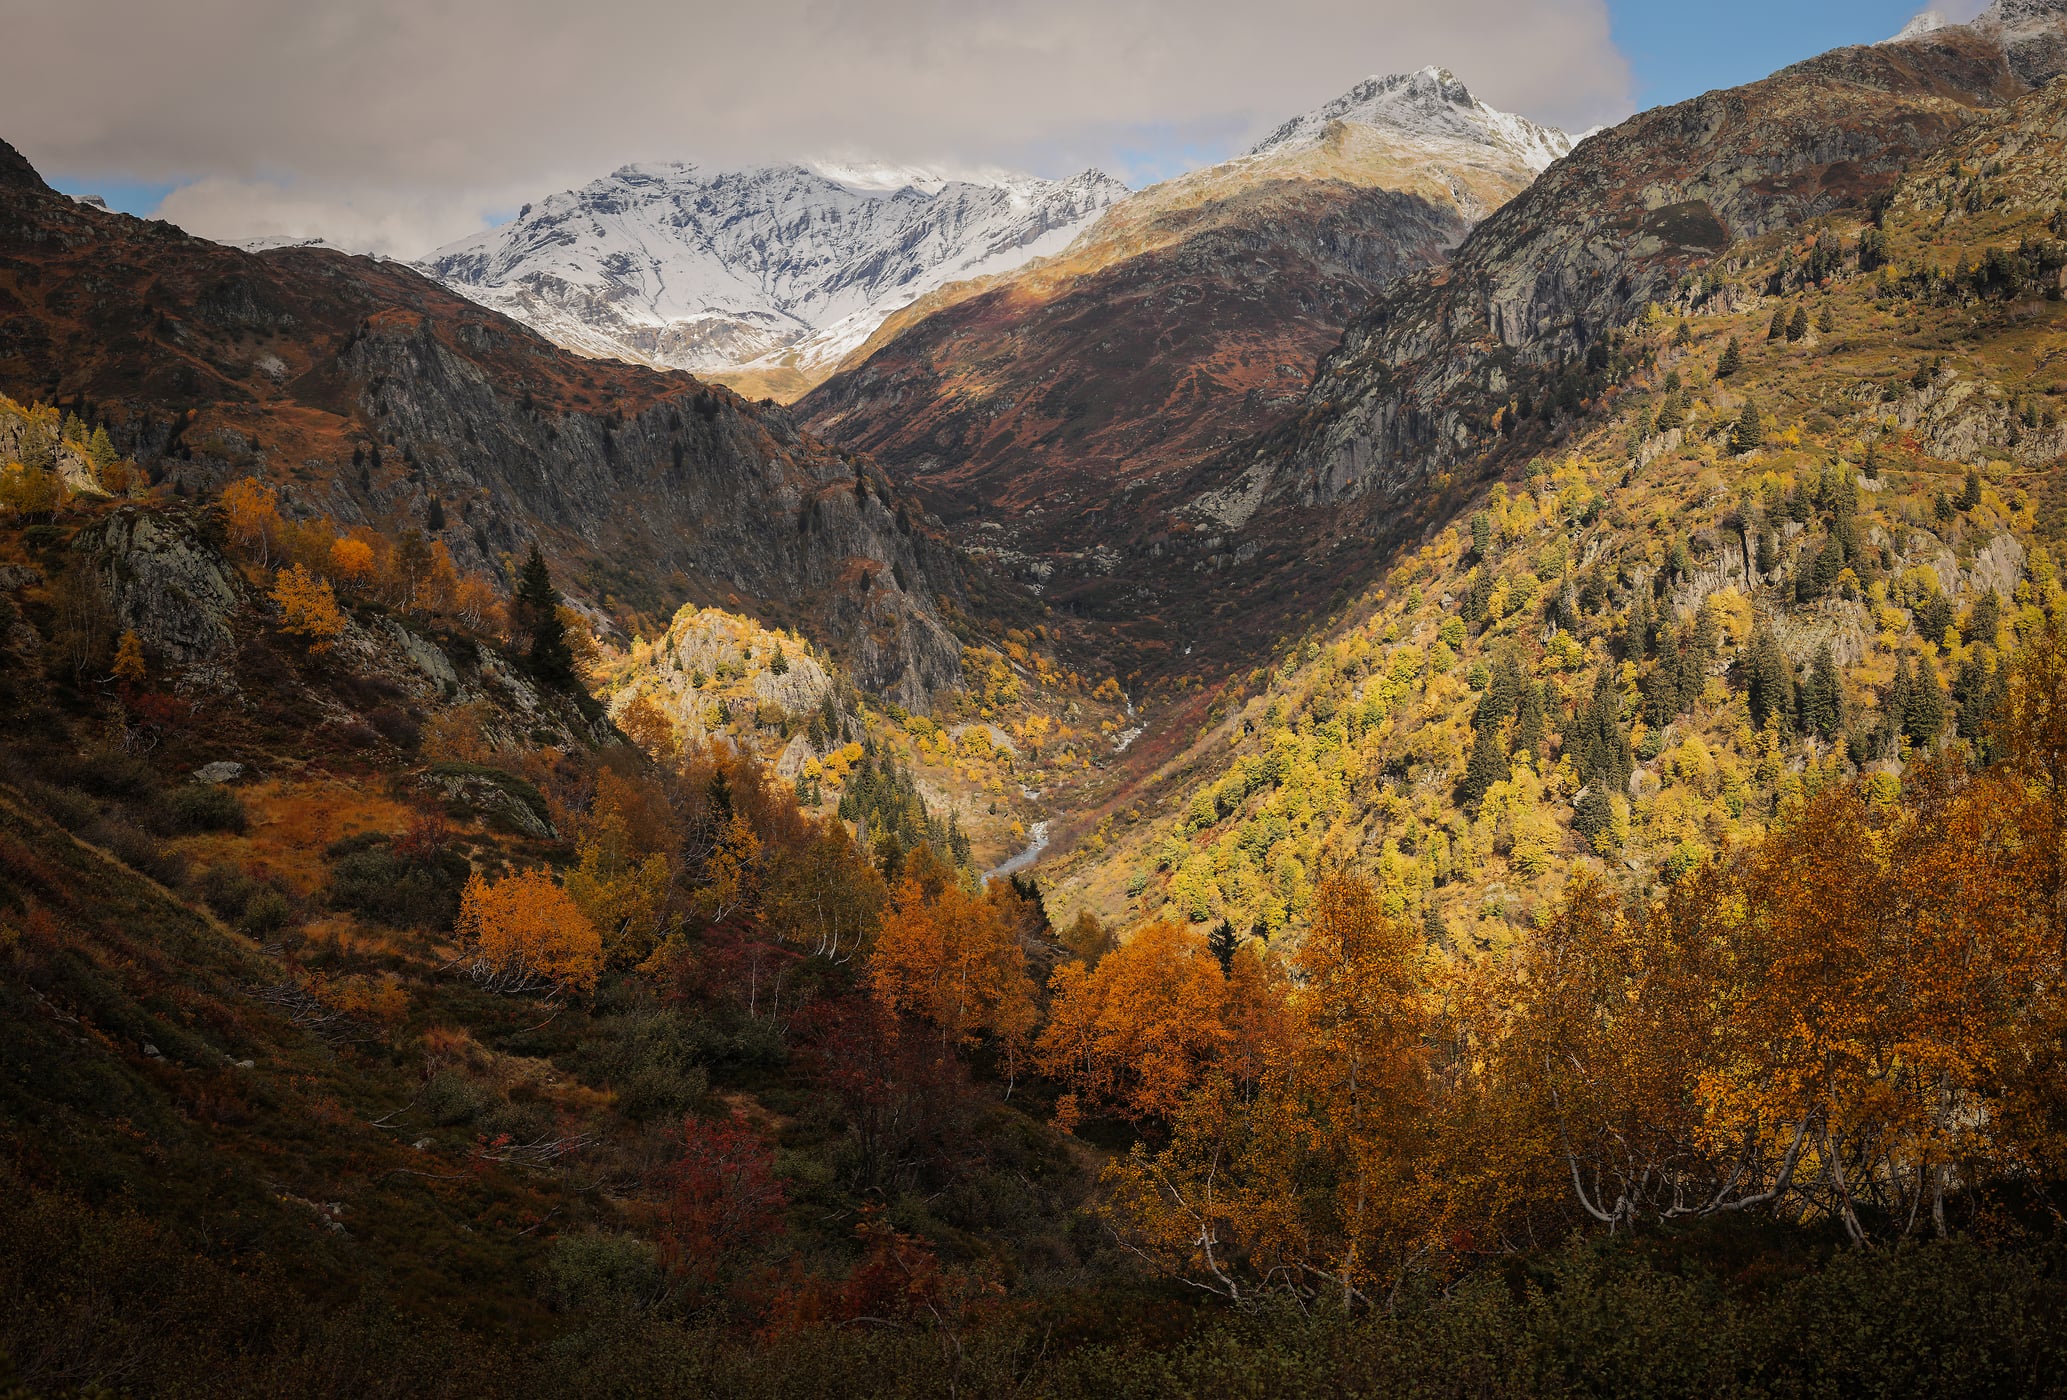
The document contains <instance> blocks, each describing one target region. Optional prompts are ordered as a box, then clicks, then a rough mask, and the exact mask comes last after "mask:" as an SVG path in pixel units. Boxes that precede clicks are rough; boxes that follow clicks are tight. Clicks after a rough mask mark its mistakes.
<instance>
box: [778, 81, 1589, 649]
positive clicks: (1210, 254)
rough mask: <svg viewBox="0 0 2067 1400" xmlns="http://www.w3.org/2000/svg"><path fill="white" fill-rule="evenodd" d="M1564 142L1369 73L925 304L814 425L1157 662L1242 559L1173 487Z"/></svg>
mask: <svg viewBox="0 0 2067 1400" xmlns="http://www.w3.org/2000/svg"><path fill="white" fill-rule="evenodd" d="M1562 139H1563V138H1562V137H1561V136H1560V135H1558V134H1556V133H1549V132H1546V131H1544V130H1543V129H1541V128H1536V127H1533V126H1531V125H1529V124H1527V123H1523V122H1520V121H1519V119H1517V118H1511V117H1507V116H1505V115H1504V114H1500V113H1495V112H1493V111H1492V110H1491V109H1490V108H1487V107H1485V106H1484V105H1483V104H1480V103H1477V102H1476V101H1475V100H1474V99H1473V98H1472V97H1471V95H1470V93H1469V92H1468V91H1466V90H1465V89H1464V87H1463V86H1462V84H1460V83H1458V82H1457V81H1456V80H1455V79H1454V78H1453V77H1451V76H1450V75H1449V74H1447V73H1444V72H1442V71H1441V70H1435V69H1430V70H1424V71H1422V72H1420V73H1416V74H1411V75H1406V76H1403V77H1397V78H1391V79H1374V80H1372V82H1370V83H1367V84H1364V85H1361V86H1360V87H1359V88H1358V89H1356V90H1355V91H1354V92H1352V93H1350V94H1348V95H1346V96H1345V97H1344V98H1342V99H1340V100H1338V101H1337V102H1335V103H1331V104H1329V105H1328V106H1327V107H1323V108H1320V109H1317V111H1316V112H1314V113H1309V114H1307V115H1306V116H1304V117H1301V118H1299V119H1296V120H1295V121H1293V122H1291V123H1288V124H1287V126H1286V127H1285V128H1283V129H1282V130H1281V131H1280V132H1279V133H1278V134H1277V135H1275V136H1273V137H1272V138H1271V139H1270V140H1268V141H1266V142H1264V143H1263V144H1262V145H1261V146H1259V147H1258V148H1257V150H1256V151H1255V152H1252V153H1250V154H1248V155H1245V156H1242V157H1239V158H1237V159H1235V160H1232V161H1229V162H1226V163H1224V164H1222V165H1218V166H1213V167H1210V168H1208V169H1205V170H1201V171H1195V172H1193V173H1191V174H1189V175H1186V176H1182V177H1180V178H1178V179H1176V180H1172V181H1169V182H1166V183H1165V184H1161V185H1157V186H1155V187H1154V188H1152V189H1149V190H1145V191H1143V192H1142V193H1140V194H1138V195H1135V196H1133V197H1132V198H1130V199H1127V200H1124V201H1122V202H1121V203H1119V204H1117V205H1115V206H1114V207H1113V208H1112V209H1110V210H1108V211H1107V212H1106V214H1105V215H1104V216H1103V217H1102V218H1101V219H1100V220H1099V221H1098V223H1096V224H1095V225H1093V226H1092V227H1091V228H1090V229H1089V230H1087V231H1086V232H1085V233H1084V234H1083V235H1082V236H1081V237H1080V238H1079V239H1078V240H1077V241H1076V242H1075V243H1074V244H1072V245H1071V246H1070V248H1068V249H1067V250H1066V251H1064V252H1063V253H1062V254H1060V255H1059V256H1057V257H1055V258H1051V259H1048V260H1046V261H1044V262H1041V263H1036V264H1032V265H1030V266H1029V267H1027V268H1026V269H1024V270H1023V271H1021V272H1019V273H1016V274H1012V275H1010V276H1008V277H1004V278H999V279H993V280H991V281H989V282H985V283H972V284H968V285H965V286H962V287H955V288H948V289H945V290H944V291H943V292H941V293H939V294H937V295H936V297H934V298H933V299H931V300H930V301H928V302H921V303H919V304H917V305H915V306H914V307H913V308H912V309H911V310H910V311H909V312H907V313H905V314H904V315H902V316H900V317H897V318H893V320H892V321H891V322H889V323H886V325H885V328H884V330H883V331H881V332H879V333H878V335H877V337H876V338H875V340H874V341H873V342H872V343H871V345H870V347H868V348H866V349H865V350H864V351H863V352H862V357H857V358H859V359H860V362H859V363H858V364H857V363H855V362H854V361H852V360H850V361H849V363H848V365H847V366H846V367H845V368H843V370H842V372H841V373H840V374H839V375H837V376H836V377H834V378H833V379H831V380H829V381H828V382H827V383H825V384H823V385H821V386H820V387H819V388H818V389H817V390H815V391H813V392H812V393H811V394H810V395H809V396H807V397H806V398H805V399H804V400H802V401H800V403H799V404H798V406H797V407H798V411H799V413H800V414H802V415H803V416H804V418H805V420H806V422H807V423H808V424H809V425H810V426H811V428H812V429H813V431H815V432H818V433H820V434H822V435H824V436H826V437H828V438H829V439H832V440H835V441H838V442H841V443H844V444H848V445H850V446H854V447H857V448H862V449H865V450H867V451H869V452H871V453H873V454H876V455H877V456H878V457H879V459H880V460H882V461H883V462H884V463H885V464H886V465H888V466H889V467H891V468H892V469H893V470H895V471H898V472H900V473H903V474H905V475H907V476H908V477H909V478H910V480H911V481H912V483H913V485H914V486H915V487H916V489H917V490H918V491H919V492H921V493H922V494H923V495H924V497H925V498H926V500H927V501H928V503H929V504H930V505H932V507H933V508H934V509H935V510H937V511H938V512H939V513H940V514H941V515H942V516H943V517H945V518H947V519H949V520H950V521H951V522H953V523H954V524H955V527H956V528H957V529H958V531H959V532H960V536H961V538H962V539H963V541H964V542H965V543H966V544H968V545H969V546H970V547H972V548H978V549H982V550H985V551H988V552H990V553H991V554H992V555H993V556H994V557H996V558H998V559H1000V560H1001V561H1002V562H1003V563H1004V564H1005V566H1007V567H1009V568H1012V569H1013V570H1014V571H1015V572H1017V573H1018V574H1019V576H1021V577H1022V578H1025V579H1027V580H1029V581H1031V582H1033V583H1034V584H1036V585H1037V586H1039V587H1040V588H1042V589H1043V590H1044V596H1045V597H1046V599H1047V600H1048V601H1049V602H1050V603H1051V604H1052V605H1053V606H1054V607H1055V608H1057V609H1058V610H1059V611H1063V612H1066V613H1072V614H1077V615H1079V616H1081V617H1085V618H1089V619H1093V620H1095V623H1096V624H1097V625H1098V626H1099V628H1100V629H1101V632H1102V631H1103V629H1104V628H1105V627H1106V626H1117V627H1118V628H1119V629H1121V633H1122V634H1123V635H1122V641H1121V644H1120V645H1121V648H1122V650H1123V651H1125V652H1127V653H1129V657H1128V662H1127V665H1128V667H1129V668H1134V667H1138V666H1141V665H1144V664H1147V665H1157V664H1161V662H1164V661H1169V660H1170V659H1172V658H1174V657H1175V656H1177V655H1178V654H1179V653H1178V652H1177V650H1176V649H1175V648H1173V646H1172V642H1173V640H1175V639H1176V638H1177V637H1178V636H1180V635H1182V634H1183V629H1182V628H1179V627H1175V626H1173V625H1172V621H1171V619H1170V618H1169V617H1167V616H1165V612H1166V609H1169V608H1171V607H1172V606H1173V605H1174V606H1178V607H1182V606H1184V601H1185V600H1183V599H1179V598H1176V597H1175V596H1174V593H1173V589H1172V587H1171V584H1172V582H1173V574H1174V577H1177V578H1185V575H1188V573H1189V569H1190V564H1191V563H1192V561H1194V560H1195V559H1197V558H1198V557H1200V556H1201V555H1203V556H1207V557H1213V558H1216V559H1218V560H1219V565H1216V567H1220V566H1226V565H1231V564H1233V563H1235V562H1236V560H1235V558H1234V551H1233V550H1232V548H1229V549H1226V550H1223V549H1222V548H1221V547H1220V546H1219V544H1218V543H1212V544H1206V543H1204V542H1205V541H1208V540H1210V539H1212V538H1213V537H1215V536H1217V535H1218V534H1220V533H1221V527H1220V526H1219V524H1218V522H1216V521H1214V520H1213V519H1211V518H1210V515H1211V513H1210V512H1207V513H1204V514H1200V513H1196V512H1194V513H1191V514H1186V513H1182V512H1179V511H1178V510H1177V509H1176V508H1177V507H1178V506H1180V505H1182V504H1183V503H1184V499H1185V498H1184V497H1183V496H1182V495H1180V494H1179V490H1180V483H1181V481H1182V480H1183V479H1184V478H1185V477H1186V475H1187V474H1188V473H1189V472H1190V471H1192V470H1193V469H1194V468H1196V467H1197V466H1198V465H1199V464H1201V463H1202V462H1204V461H1206V460H1208V459H1210V458H1211V457H1213V456H1214V455H1215V454H1217V453H1219V452H1221V451H1222V450H1223V449H1224V446H1225V444H1226V443H1228V442H1229V441H1230V440H1232V439H1239V438H1243V437H1247V436H1250V435H1253V434H1257V433H1261V432H1264V431H1266V430H1268V429H1269V428H1271V427H1272V426H1273V425H1275V424H1276V423H1277V422H1279V421H1280V419H1281V418H1282V416H1283V414H1284V413H1285V411H1286V410H1287V409H1288V408H1289V407H1290V406H1292V405H1293V404H1295V403H1296V402H1297V396H1298V394H1299V392H1300V391H1301V390H1302V389H1303V387H1304V385H1305V382H1306V378H1307V376H1308V373H1309V367H1310V366H1311V365H1312V364H1313V362H1314V360H1315V359H1316V358H1317V357H1318V356H1319V355H1320V354H1321V353H1322V352H1324V351H1325V350H1326V349H1328V348H1329V347H1331V346H1332V345H1333V344H1334V343H1335V341H1336V338H1337V336H1338V334H1339V331H1340V328H1341V326H1342V325H1343V324H1344V323H1345V322H1346V320H1347V319H1348V318H1349V317H1350V316H1351V315H1352V314H1353V313H1354V312H1355V311H1356V309H1357V308H1358V307H1360V306H1361V305H1362V303H1363V302H1364V301H1365V300H1366V299H1367V298H1368V297H1369V296H1370V295H1371V293H1372V292H1373V291H1374V290H1375V289H1376V288H1378V287H1380V286H1383V285H1385V284H1386V283H1388V282H1390V281H1391V280H1393V279H1394V278H1397V277H1399V276H1400V275H1402V274H1404V273H1406V272H1410V271H1413V270H1415V269H1417V268H1425V267H1428V266H1430V265H1433V264H1436V263H1439V262H1440V261H1441V260H1442V258H1443V257H1444V255H1445V253H1446V251H1447V250H1448V249H1449V247H1451V246H1452V245H1453V244H1455V243H1456V242H1457V241H1458V239H1460V238H1461V237H1462V236H1463V235H1464V233H1465V231H1466V230H1467V229H1469V227H1470V226H1471V224H1472V222H1473V221H1474V220H1475V219H1477V218H1478V217H1480V216H1482V215H1483V214H1484V213H1485V212H1486V211H1488V210H1490V209H1493V208H1495V207H1498V206H1499V205H1500V204H1502V203H1503V202H1505V201H1506V200H1507V199H1509V198H1510V197H1511V196H1513V195H1514V193H1515V192H1516V191H1518V190H1520V189H1522V188H1523V187H1525V186H1526V185H1527V184H1528V183H1529V181H1530V180H1531V179H1533V178H1534V177H1535V175H1536V172H1537V171H1538V170H1540V169H1541V168H1542V164H1543V163H1544V161H1545V160H1546V159H1547V158H1548V157H1549V156H1551V155H1553V154H1555V153H1556V152H1557V151H1558V150H1559V149H1561V144H1562ZM1231 509H1233V510H1235V512H1236V513H1239V507H1234V508H1231ZM1180 560H1181V561H1183V562H1182V564H1181V565H1180V564H1179V563H1178V561H1180ZM1179 568H1181V569H1182V573H1175V572H1174V571H1176V570H1178V569H1179ZM1190 582H1191V581H1190V580H1189V578H1185V584H1184V587H1185V590H1186V591H1191V589H1190ZM1259 625H1261V624H1259ZM1184 640H1186V641H1189V640H1190V638H1189V637H1188V636H1186V637H1184Z"/></svg>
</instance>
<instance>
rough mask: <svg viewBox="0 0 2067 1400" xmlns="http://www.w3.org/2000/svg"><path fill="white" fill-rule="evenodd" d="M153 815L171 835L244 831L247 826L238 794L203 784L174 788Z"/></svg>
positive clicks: (163, 829)
mask: <svg viewBox="0 0 2067 1400" xmlns="http://www.w3.org/2000/svg"><path fill="white" fill-rule="evenodd" d="M154 815H155V817H156V824H157V827H158V829H159V830H160V831H163V832H164V833H165V834H166V835H168V836H183V835H186V834H187V833H189V832H195V831H235V832H242V831H243V830H244V829H245V827H246V825H248V819H247V818H246V816H245V815H244V804H243V802H242V801H240V800H239V799H238V797H237V794H236V793H234V792H231V791H230V790H229V789H228V788H225V787H215V786H213V785H210V784H204V783H192V784H189V785H187V786H185V787H177V788H174V789H173V790H172V791H171V792H168V793H167V794H165V796H164V797H163V798H162V799H161V800H160V801H159V802H158V803H157V804H156V805H155V808H154Z"/></svg>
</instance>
